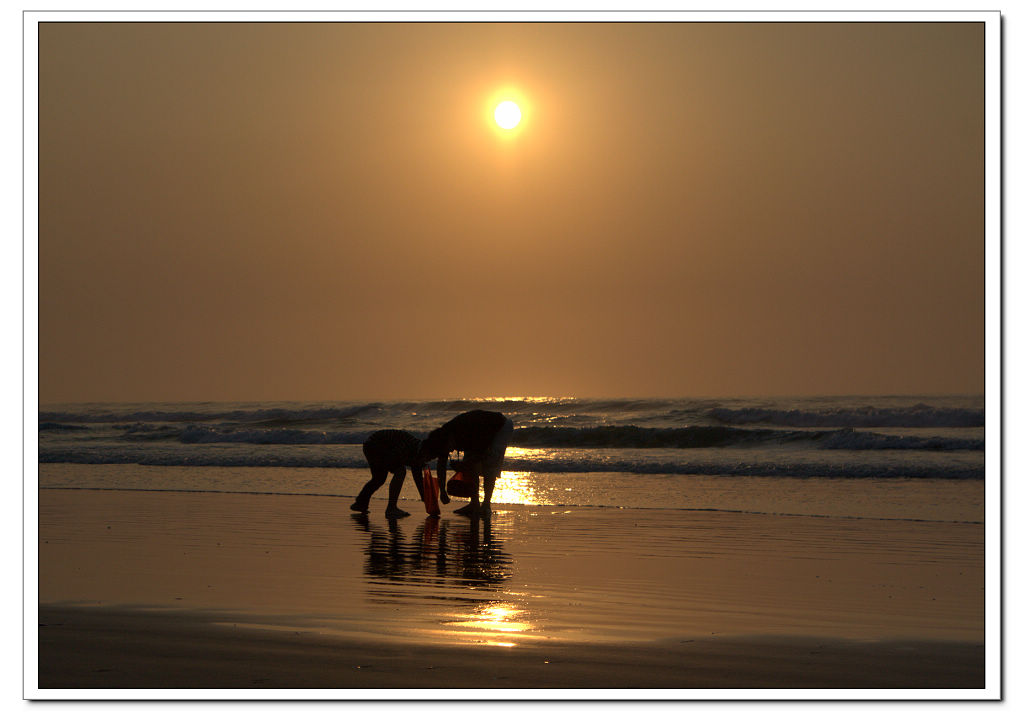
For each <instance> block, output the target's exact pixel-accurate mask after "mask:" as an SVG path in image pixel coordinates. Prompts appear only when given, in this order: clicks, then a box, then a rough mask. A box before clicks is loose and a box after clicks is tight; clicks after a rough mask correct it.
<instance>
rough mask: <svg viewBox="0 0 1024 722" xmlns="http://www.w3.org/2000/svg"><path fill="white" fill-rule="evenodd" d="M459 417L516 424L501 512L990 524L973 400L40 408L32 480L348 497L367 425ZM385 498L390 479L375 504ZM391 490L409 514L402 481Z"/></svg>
mask: <svg viewBox="0 0 1024 722" xmlns="http://www.w3.org/2000/svg"><path fill="white" fill-rule="evenodd" d="M471 409H487V410H491V411H500V412H501V413H503V414H505V415H506V416H508V417H509V418H510V419H512V421H513V424H514V425H515V431H514V433H513V436H512V441H511V444H510V446H509V449H508V451H507V454H506V457H505V467H504V470H503V472H502V477H501V479H500V480H499V482H498V485H497V489H496V491H495V496H494V503H495V505H496V509H497V510H498V512H499V513H500V510H501V509H502V508H508V506H509V505H525V506H534V507H540V508H552V509H563V510H565V509H572V508H576V507H590V508H610V509H615V508H627V509H649V510H661V509H677V510H714V511H719V512H734V513H737V514H777V515H810V516H819V517H836V518H868V519H900V520H916V521H929V522H956V523H975V524H977V523H983V522H984V518H985V516H984V515H985V508H984V496H985V494H984V484H985V458H984V457H985V453H984V452H985V408H984V397H982V396H871V397H868V396H858V397H850V396H843V397H838V396H837V397H773V398H700V399H696V398H693V399H686V398H682V399H674V398H658V399H599V398H556V397H526V398H523V397H515V398H478V399H435V400H406V401H401V400H400V401H332V402H248V403H234V402H203V403H78V404H44V405H41V406H40V409H39V437H38V440H39V488H41V489H104V490H134V491H149V492H154V493H159V492H194V493H209V494H213V493H227V494H266V495H284V494H302V495H311V496H319V497H324V498H325V499H328V500H329V499H331V498H339V499H348V498H351V497H354V496H355V495H356V494H357V493H358V491H359V489H360V488H361V486H362V484H363V483H365V482H366V480H367V479H368V478H369V472H368V470H367V465H366V460H365V458H364V457H363V453H362V443H363V441H364V440H365V439H366V438H367V437H368V436H369V435H370V434H371V433H373V432H374V431H376V430H379V429H389V428H397V429H406V430H408V431H410V432H412V433H413V434H415V435H417V436H419V437H425V436H426V434H427V433H428V432H429V431H430V430H431V429H433V428H436V427H437V426H440V425H441V424H443V423H444V422H446V421H448V420H449V419H451V418H452V417H454V416H456V415H457V414H460V413H462V412H465V411H469V410H471ZM407 479H408V477H407ZM385 497H386V487H385V489H382V490H381V491H379V492H378V493H377V495H376V496H375V498H374V502H373V503H372V504H371V513H372V512H373V511H374V508H373V505H374V504H376V505H378V506H379V507H380V509H379V510H377V511H379V512H381V513H382V512H383V506H384V503H385ZM403 499H404V501H403V502H402V506H403V508H405V509H407V510H409V511H416V510H417V509H420V510H421V509H422V507H421V502H420V501H419V498H418V495H417V493H416V489H415V486H414V485H413V484H412V482H411V480H407V483H406V485H405V487H404V489H403ZM456 501H457V500H456ZM346 506H347V505H346Z"/></svg>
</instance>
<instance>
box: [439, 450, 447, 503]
mask: <svg viewBox="0 0 1024 722" xmlns="http://www.w3.org/2000/svg"><path fill="white" fill-rule="evenodd" d="M447 473H448V452H447V451H446V452H444V453H443V454H441V455H440V456H438V457H437V483H438V484H439V485H440V487H441V488H442V489H444V487H445V484H446V483H447V481H448V480H447V479H445V478H444V477H445V474H447ZM445 496H447V494H445ZM445 503H447V502H445Z"/></svg>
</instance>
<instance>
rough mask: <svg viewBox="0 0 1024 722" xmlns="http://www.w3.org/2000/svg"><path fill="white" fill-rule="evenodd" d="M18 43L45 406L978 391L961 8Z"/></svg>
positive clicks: (971, 161)
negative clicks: (516, 103)
mask: <svg viewBox="0 0 1024 722" xmlns="http://www.w3.org/2000/svg"><path fill="white" fill-rule="evenodd" d="M39 47H40V52H39V95H40V104H39V174H40V182H39V267H40V271H39V288H40V292H39V333H40V346H39V356H40V398H41V401H43V402H51V401H86V400H96V401H124V400H137V401H156V400H171V401H173V400H189V401H197V400H198V401H201V400H289V399H290V400H313V399H324V400H328V399H330V400H337V399H391V398H403V397H404V398H431V397H452V396H502V395H556V396H564V395H574V396H723V395H729V396H735V395H779V394H876V393H894V394H901V393H978V392H981V391H982V389H983V354H984V343H983V342H984V285H983V281H984V278H983V272H984V237H983V234H984V209H983V201H984V177H983V172H984V148H983V142H984V137H983V121H984V115H983V111H984V108H983V102H984V97H983V81H984V62H983V47H984V26H983V25H982V24H981V23H963V24H950V23H945V24H943V23H913V24H908V23H885V24H880V23H834V24H832V23H793V24H785V23H771V24H764V23H660V24H617V23H586V24H571V23H551V24H540V23H535V24H498V23H495V24H475V23H462V24H449V23H431V24H384V23H366V24H346V23H335V24H327V23H322V24H306V23H290V24H276V23H263V24H234V23H230V24H223V23H208V24H193V23H166V24H162V23H153V24H139V23H43V24H41V26H40V36H39ZM503 89H514V91H515V93H516V96H517V97H518V98H519V99H520V100H521V104H522V106H523V109H524V119H523V122H522V124H521V125H520V127H519V128H518V129H517V130H515V131H511V132H506V131H501V130H500V129H498V128H497V127H496V126H495V125H494V123H493V120H492V119H491V118H490V113H491V111H492V110H493V106H494V105H495V104H496V102H497V99H500V97H499V94H500V91H502V90H503Z"/></svg>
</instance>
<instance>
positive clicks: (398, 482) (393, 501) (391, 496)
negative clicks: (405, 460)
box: [384, 466, 409, 519]
mask: <svg viewBox="0 0 1024 722" xmlns="http://www.w3.org/2000/svg"><path fill="white" fill-rule="evenodd" d="M404 481H405V467H404V466H403V467H401V468H399V469H396V470H395V475H394V476H393V477H391V486H389V487H388V507H387V509H385V510H384V516H386V517H387V518H388V519H398V518H399V517H403V516H409V512H407V511H402V510H401V509H399V508H398V496H399V494H401V493H402V482H404Z"/></svg>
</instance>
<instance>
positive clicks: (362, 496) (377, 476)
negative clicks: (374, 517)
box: [349, 465, 388, 514]
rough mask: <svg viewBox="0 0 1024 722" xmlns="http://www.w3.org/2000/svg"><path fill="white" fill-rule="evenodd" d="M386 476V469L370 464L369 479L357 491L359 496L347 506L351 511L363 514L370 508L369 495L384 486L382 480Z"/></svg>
mask: <svg viewBox="0 0 1024 722" xmlns="http://www.w3.org/2000/svg"><path fill="white" fill-rule="evenodd" d="M387 478H388V470H387V469H386V468H383V467H380V466H373V465H371V466H370V480H369V481H368V482H366V484H364V485H363V488H362V491H360V492H359V496H357V497H356V500H355V501H354V502H352V506H350V507H349V508H350V509H351V510H352V511H356V512H359V513H360V514H365V513H366V512H367V511H369V510H370V497H371V496H373V493H374V492H375V491H377V489H379V488H381V487H382V486H384V481H385V480H386V479H387Z"/></svg>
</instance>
